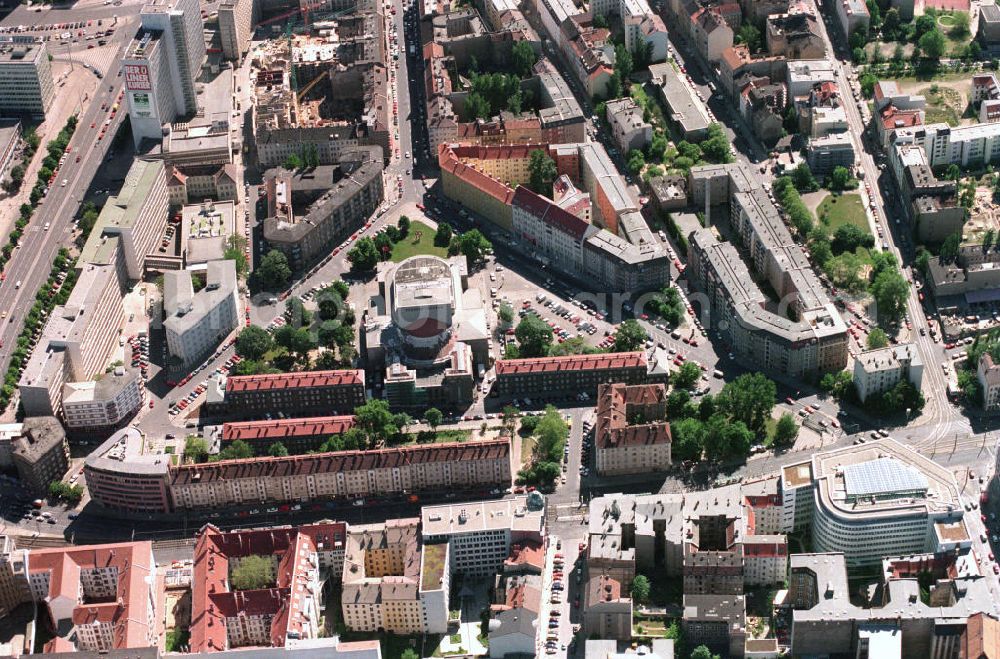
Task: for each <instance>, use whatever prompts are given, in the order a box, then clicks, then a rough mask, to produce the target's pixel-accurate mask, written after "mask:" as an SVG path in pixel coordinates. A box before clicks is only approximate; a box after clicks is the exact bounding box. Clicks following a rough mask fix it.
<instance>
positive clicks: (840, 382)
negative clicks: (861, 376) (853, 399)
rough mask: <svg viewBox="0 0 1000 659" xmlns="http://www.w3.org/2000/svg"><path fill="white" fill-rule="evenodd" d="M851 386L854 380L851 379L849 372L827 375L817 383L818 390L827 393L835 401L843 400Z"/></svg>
mask: <svg viewBox="0 0 1000 659" xmlns="http://www.w3.org/2000/svg"><path fill="white" fill-rule="evenodd" d="M853 386H854V378H852V377H851V373H850V372H849V371H837V372H836V373H827V374H826V375H824V376H823V379H822V380H820V381H819V388H820V389H822V390H823V391H826V392H828V393H829V394H830V395H831V396H833V397H834V398H836V399H837V400H841V399H842V398H844V396H846V395H847V393H848V392H849V391H851V388H852V387H853Z"/></svg>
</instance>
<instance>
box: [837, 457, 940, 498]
mask: <svg viewBox="0 0 1000 659" xmlns="http://www.w3.org/2000/svg"><path fill="white" fill-rule="evenodd" d="M844 486H845V489H846V492H847V496H850V497H863V496H872V495H876V496H878V495H887V494H894V493H897V492H899V493H904V492H917V491H922V492H925V491H927V487H928V485H927V479H926V478H925V477H924V475H923V474H921V473H920V472H919V471H917V470H916V469H914V468H912V467H909V466H907V465H905V464H903V463H902V462H900V461H898V460H896V459H894V458H879V459H877V460H869V461H868V462H862V463H859V464H855V465H848V466H846V467H844Z"/></svg>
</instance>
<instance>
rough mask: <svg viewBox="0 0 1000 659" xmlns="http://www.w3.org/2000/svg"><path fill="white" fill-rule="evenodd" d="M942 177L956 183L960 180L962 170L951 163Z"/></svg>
mask: <svg viewBox="0 0 1000 659" xmlns="http://www.w3.org/2000/svg"><path fill="white" fill-rule="evenodd" d="M944 177H945V178H947V179H951V180H952V181H958V180H960V179H961V178H962V169H961V168H960V167H959V166H958V165H956V164H955V163H952V164H950V165H948V168H947V169H945V172H944Z"/></svg>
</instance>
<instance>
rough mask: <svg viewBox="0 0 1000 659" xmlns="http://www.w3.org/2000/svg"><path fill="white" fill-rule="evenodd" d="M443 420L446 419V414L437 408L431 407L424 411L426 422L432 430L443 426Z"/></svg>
mask: <svg viewBox="0 0 1000 659" xmlns="http://www.w3.org/2000/svg"><path fill="white" fill-rule="evenodd" d="M442 419H444V414H442V413H441V410H439V409H438V408H436V407H431V408H428V409H427V410H425V411H424V421H426V422H427V425H429V426H430V427H431V430H434V429H436V428H437V427H438V426H439V425H441V421H442Z"/></svg>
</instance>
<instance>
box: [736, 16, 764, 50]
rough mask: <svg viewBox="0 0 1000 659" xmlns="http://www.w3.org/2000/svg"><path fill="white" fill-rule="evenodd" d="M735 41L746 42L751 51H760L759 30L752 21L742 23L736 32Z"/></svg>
mask: <svg viewBox="0 0 1000 659" xmlns="http://www.w3.org/2000/svg"><path fill="white" fill-rule="evenodd" d="M736 43H742V44H746V47H747V48H749V49H750V52H751V53H757V52H760V49H761V43H762V41H761V38H760V30H758V29H757V26H756V25H754V24H753V23H744V24H743V25H741V26H740V30H739V32H737V33H736Z"/></svg>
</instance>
